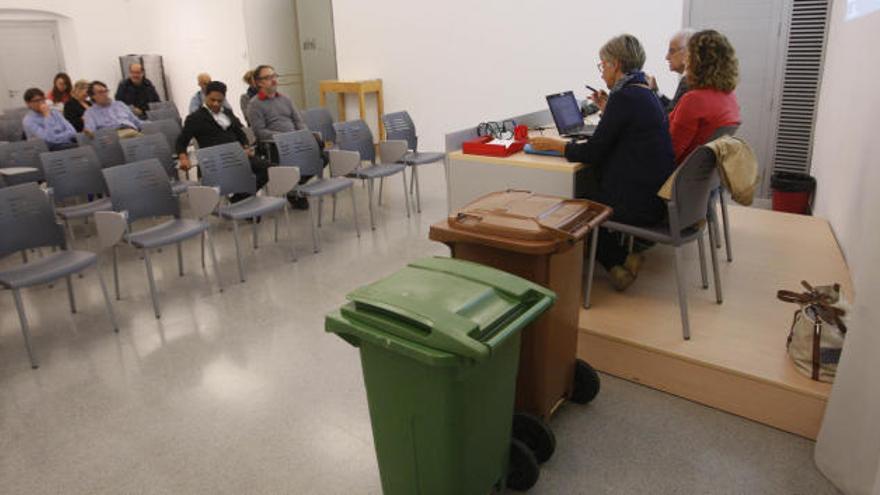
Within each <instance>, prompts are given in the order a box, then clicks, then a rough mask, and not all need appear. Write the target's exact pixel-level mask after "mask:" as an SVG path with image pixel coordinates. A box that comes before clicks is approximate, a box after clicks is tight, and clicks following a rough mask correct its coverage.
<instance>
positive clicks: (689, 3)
mask: <svg viewBox="0 0 880 495" xmlns="http://www.w3.org/2000/svg"><path fill="white" fill-rule="evenodd" d="M698 1H699V0H684V4H683V8H682V26H683V27H688V26H690V25H691V10H692V7H693V6H694V4H695V3H697V2H698ZM793 4H794V0H782V7H781V12H780V16H781V18H780V19H779V22H777V26H776V29H777V35H776V39H777V40H778V42H777V44H776V58H775V61H776V63H775V69H776V70H775V73H774V74H769V77H771V78H772V79H771V88H772V91H773V94H772V99H771V100H770V119H771V120H770V123H771V124H770V129H769V132H768V140H769V141H768V146H767V156H766V157H765V158H766V162H765V163H761V160H762V157H757V158H758V168H759V170H760V173H761V177H760V184H759V186H758V192H757V196H759V197H760V198H766V197H768V196H769V194H770V176H771V175H772V174H773V157H774V156H776V139H777V134H778V133H779V112H780V102H781V100H782V89H783V81H784V76H785V54H786V47H787V46H788V35H789V31H790V27H791V13H792V8H793ZM756 199H757V198H756Z"/></svg>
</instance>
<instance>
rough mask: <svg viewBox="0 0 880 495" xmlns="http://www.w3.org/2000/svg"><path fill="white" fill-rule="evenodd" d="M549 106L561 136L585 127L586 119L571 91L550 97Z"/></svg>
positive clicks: (548, 97) (548, 98) (548, 99)
mask: <svg viewBox="0 0 880 495" xmlns="http://www.w3.org/2000/svg"><path fill="white" fill-rule="evenodd" d="M547 104H548V105H549V106H550V113H551V114H552V115H553V121H554V122H555V123H556V128H557V129H558V130H559V133H560V134H564V133H566V132H568V131H569V130H571V129H574V128H578V127H583V125H584V117H583V115H581V109H580V107H579V106H578V103H577V100H576V99H575V97H574V93H572V92H571V91H565V92H563V93H557V94H555V95H548V96H547Z"/></svg>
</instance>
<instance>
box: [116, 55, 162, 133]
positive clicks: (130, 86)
mask: <svg viewBox="0 0 880 495" xmlns="http://www.w3.org/2000/svg"><path fill="white" fill-rule="evenodd" d="M115 99H116V100H117V101H121V102H123V103H125V104H126V105H128V106H129V107H131V111H132V112H134V114H135V115H137V116H138V118H139V119H142V120H143V119H145V118H146V117H147V110H149V109H150V102H153V101H159V93H157V92H156V87H155V86H153V83H151V82H150V80H149V79H147V78H146V77H144V67H143V66H142V65H141V64H131V65H129V66H128V79H123V80H122V81H120V82H119V87H117V88H116V98H115Z"/></svg>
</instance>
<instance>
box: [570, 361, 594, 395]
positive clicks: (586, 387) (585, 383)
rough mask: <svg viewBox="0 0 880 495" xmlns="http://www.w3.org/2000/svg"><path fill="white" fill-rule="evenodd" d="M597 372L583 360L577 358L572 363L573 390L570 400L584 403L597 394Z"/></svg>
mask: <svg viewBox="0 0 880 495" xmlns="http://www.w3.org/2000/svg"><path fill="white" fill-rule="evenodd" d="M599 388H600V383H599V374H598V373H596V370H594V369H593V367H592V366H590V364H589V363H587V362H586V361H584V360H581V359H578V360H577V362H576V363H575V365H574V391H573V392H572V393H571V401H572V402H574V403H576V404H586V403H588V402H590V401H591V400H593V399H595V398H596V395H598V394H599Z"/></svg>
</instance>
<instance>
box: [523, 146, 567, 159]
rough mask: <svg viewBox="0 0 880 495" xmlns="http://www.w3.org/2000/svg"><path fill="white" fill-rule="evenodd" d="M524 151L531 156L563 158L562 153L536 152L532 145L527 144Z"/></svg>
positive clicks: (554, 151) (552, 151)
mask: <svg viewBox="0 0 880 495" xmlns="http://www.w3.org/2000/svg"><path fill="white" fill-rule="evenodd" d="M523 151H525V152H526V153H528V154H530V155H547V156H562V153H560V152H558V151H556V150H536V149H535V148H532V145H531V144H527V145H526V146H525V147H524V148H523Z"/></svg>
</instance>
